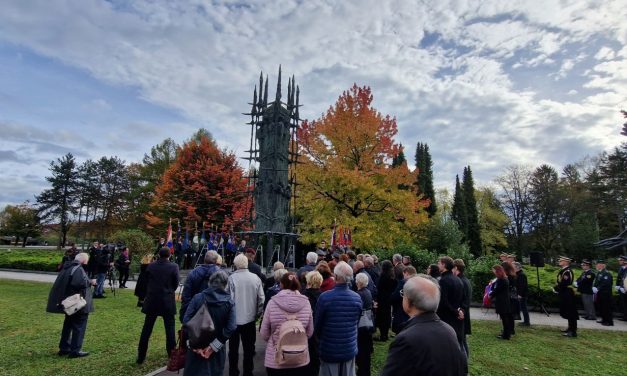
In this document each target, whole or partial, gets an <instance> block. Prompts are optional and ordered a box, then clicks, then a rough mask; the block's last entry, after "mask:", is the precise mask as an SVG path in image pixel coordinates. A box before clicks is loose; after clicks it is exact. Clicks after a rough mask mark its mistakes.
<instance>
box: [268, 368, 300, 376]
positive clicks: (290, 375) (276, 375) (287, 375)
mask: <svg viewBox="0 0 627 376" xmlns="http://www.w3.org/2000/svg"><path fill="white" fill-rule="evenodd" d="M306 371H307V366H303V367H297V368H268V367H266V373H267V374H268V376H294V375H302V374H303V372H306Z"/></svg>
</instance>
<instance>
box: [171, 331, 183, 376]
mask: <svg viewBox="0 0 627 376" xmlns="http://www.w3.org/2000/svg"><path fill="white" fill-rule="evenodd" d="M186 354H187V349H186V348H185V346H184V342H183V330H182V329H180V330H179V339H178V342H177V346H176V348H174V349H173V350H172V351H171V352H170V357H169V358H168V365H167V366H166V369H167V370H168V371H170V372H174V371H179V370H181V369H183V368H185V355H186Z"/></svg>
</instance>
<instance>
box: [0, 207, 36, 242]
mask: <svg viewBox="0 0 627 376" xmlns="http://www.w3.org/2000/svg"><path fill="white" fill-rule="evenodd" d="M40 231H41V228H40V226H39V216H38V215H37V209H36V208H35V207H33V206H32V205H31V204H30V202H28V201H26V202H24V203H23V204H20V205H7V206H6V207H5V208H4V209H3V210H2V211H0V234H1V235H6V236H15V245H16V246H17V245H18V244H19V242H20V241H21V242H22V247H25V246H26V241H27V240H28V238H29V237H37V236H39V234H40Z"/></svg>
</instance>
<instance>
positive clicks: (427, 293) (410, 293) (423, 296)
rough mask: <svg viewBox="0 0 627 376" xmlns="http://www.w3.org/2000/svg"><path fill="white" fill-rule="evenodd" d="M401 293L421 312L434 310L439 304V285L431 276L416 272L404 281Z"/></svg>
mask: <svg viewBox="0 0 627 376" xmlns="http://www.w3.org/2000/svg"><path fill="white" fill-rule="evenodd" d="M403 295H404V296H405V297H406V298H407V300H409V304H411V305H412V306H413V307H415V308H416V309H418V310H420V311H422V312H435V311H437V310H438V304H440V285H439V284H438V282H437V281H436V280H435V279H434V278H433V277H431V276H428V275H426V274H418V275H416V276H415V277H411V278H410V279H408V280H407V282H405V285H404V286H403Z"/></svg>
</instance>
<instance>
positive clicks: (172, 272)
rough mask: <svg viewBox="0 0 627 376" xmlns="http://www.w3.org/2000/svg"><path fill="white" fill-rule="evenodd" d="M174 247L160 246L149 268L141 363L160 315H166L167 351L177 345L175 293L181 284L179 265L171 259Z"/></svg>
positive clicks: (164, 317) (138, 357)
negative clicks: (175, 335) (156, 256)
mask: <svg viewBox="0 0 627 376" xmlns="http://www.w3.org/2000/svg"><path fill="white" fill-rule="evenodd" d="M169 258H170V249H168V248H161V249H160V250H159V260H157V261H156V262H153V263H152V264H150V265H148V268H146V279H147V282H146V283H147V291H146V298H145V299H144V304H143V307H142V312H143V313H145V314H146V318H145V319H144V327H143V328H142V333H141V336H140V338H139V345H138V346H137V363H138V364H141V363H143V362H144V360H145V359H146V352H147V351H148V340H150V335H151V334H152V328H153V327H154V325H155V321H156V320H157V317H158V316H161V317H163V323H164V326H165V337H166V351H167V352H168V355H170V352H171V351H172V349H174V347H176V339H175V337H174V315H175V314H176V301H175V298H174V294H175V292H176V289H177V288H178V286H179V267H178V265H176V264H175V263H173V262H170V261H169Z"/></svg>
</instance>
